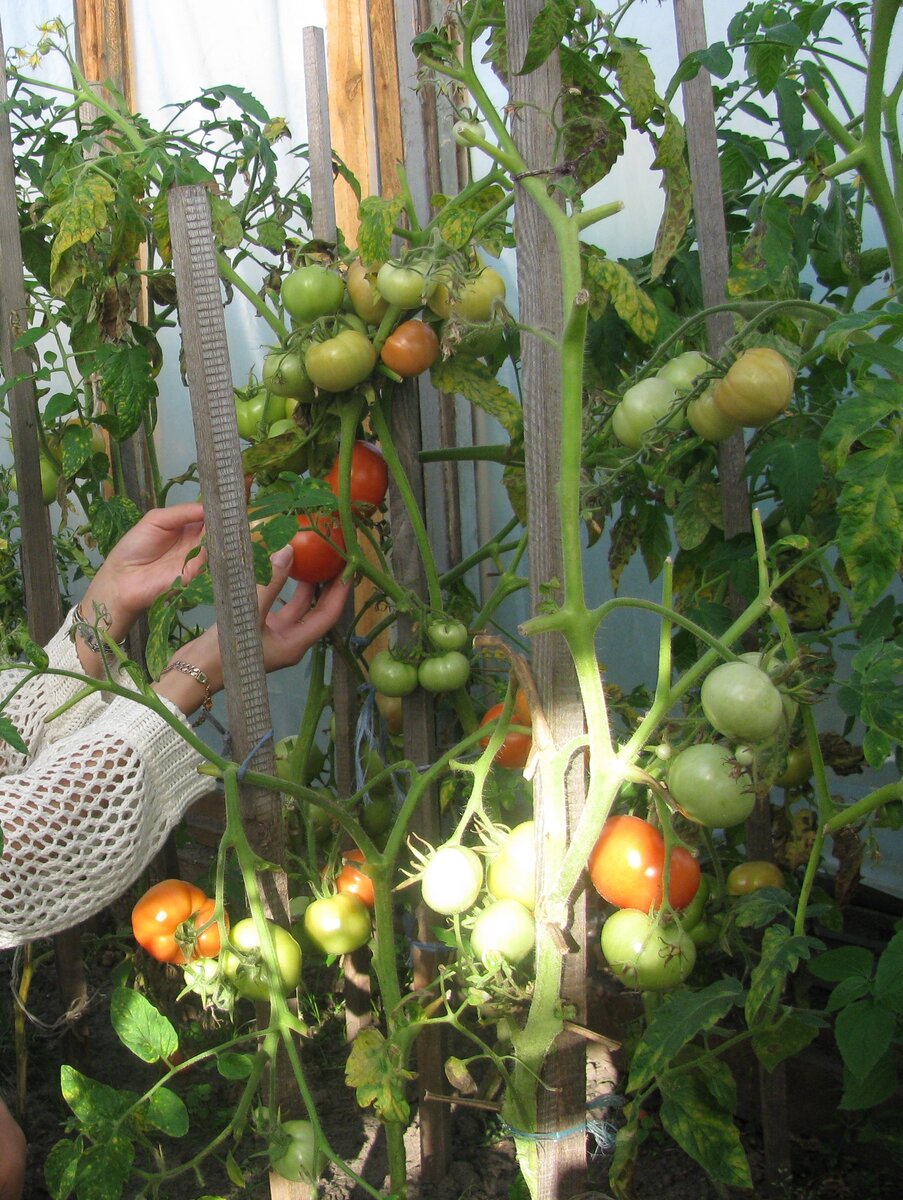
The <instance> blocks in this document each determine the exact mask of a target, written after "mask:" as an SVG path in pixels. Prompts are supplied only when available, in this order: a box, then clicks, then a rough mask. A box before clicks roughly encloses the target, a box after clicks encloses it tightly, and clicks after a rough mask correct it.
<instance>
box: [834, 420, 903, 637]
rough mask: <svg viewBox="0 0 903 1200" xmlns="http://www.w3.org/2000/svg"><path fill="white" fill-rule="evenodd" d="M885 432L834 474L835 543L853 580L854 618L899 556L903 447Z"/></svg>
mask: <svg viewBox="0 0 903 1200" xmlns="http://www.w3.org/2000/svg"><path fill="white" fill-rule="evenodd" d="M885 432H886V435H887V436H886V437H884V438H883V439H881V440H879V438H877V437H875V438H874V439H873V445H872V447H871V448H868V449H862V450H859V451H857V452H856V453H855V454H851V455H850V456H849V458H848V459H847V461H846V463H845V464H844V466H843V469H842V470H841V471H839V472H838V475H837V478H838V479H839V480H840V482H841V484H842V487H841V491H840V495H839V496H838V499H837V511H838V514H839V516H840V523H839V525H838V529H837V545H838V549H839V550H840V553H841V555H842V557H843V561H844V564H845V565H846V568H847V571H848V573H849V576H850V579H851V581H852V584H853V595H852V603H851V605H850V608H851V612H852V615H853V618H854V620H855V619H856V618H857V617H858V616H860V614H862V613H863V612H865V611H866V610H867V609H868V608H870V607H871V606H872V605H873V604H874V603H875V602H876V601H877V600H878V599H880V597H881V596H882V595H883V594H884V592H885V591H886V590H887V588H888V586H889V585H890V583H891V581H892V580H893V578H894V577H895V575H896V573H897V570H898V568H899V565H900V559H901V556H903V446H901V444H900V441H899V439H898V438H897V437H896V436H894V435H893V433H891V431H889V430H888V431H885Z"/></svg>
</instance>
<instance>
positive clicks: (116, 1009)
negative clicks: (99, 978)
mask: <svg viewBox="0 0 903 1200" xmlns="http://www.w3.org/2000/svg"><path fill="white" fill-rule="evenodd" d="M110 1021H111V1024H112V1026H113V1028H114V1029H115V1031H116V1036H117V1037H118V1038H119V1040H120V1041H121V1042H122V1044H123V1045H124V1046H126V1047H127V1048H128V1049H129V1050H131V1052H132V1053H133V1054H135V1055H137V1056H138V1058H140V1059H142V1060H143V1061H144V1062H149V1063H152V1062H158V1061H159V1060H160V1059H161V1058H169V1057H170V1056H171V1055H172V1054H174V1053H175V1052H176V1050H177V1049H178V1048H179V1036H178V1034H177V1033H176V1031H175V1028H174V1027H173V1025H172V1023H171V1022H170V1021H169V1020H168V1019H167V1018H166V1017H164V1016H163V1014H162V1013H160V1012H158V1011H157V1009H156V1008H154V1006H153V1005H152V1004H151V1002H150V1001H149V1000H148V999H147V997H146V996H142V994H141V993H140V992H136V991H134V990H133V989H132V988H125V987H119V988H117V989H116V990H115V992H114V993H113V997H112V999H111V1001H110Z"/></svg>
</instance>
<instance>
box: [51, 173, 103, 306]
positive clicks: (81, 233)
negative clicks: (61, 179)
mask: <svg viewBox="0 0 903 1200" xmlns="http://www.w3.org/2000/svg"><path fill="white" fill-rule="evenodd" d="M63 187H66V188H67V190H68V194H67V195H65V196H63V197H62V198H61V199H60V200H58V201H57V202H56V203H54V204H51V205H50V207H49V208H48V209H47V210H46V211H45V212H44V214H43V219H44V220H45V221H46V222H47V223H48V224H49V225H52V226H53V227H54V228H55V229H56V231H57V234H56V237H55V238H54V239H53V247H52V249H51V252H50V284H51V289H52V291H53V293H54V295H56V296H65V295H66V293H67V292H68V291H69V290H70V288H71V287H72V284H73V283H74V282H75V277H74V276H73V275H72V274H71V273H67V272H65V271H63V270H61V261H62V258H63V255H64V253H65V252H66V251H67V250H69V249H70V248H71V247H73V246H76V245H79V244H81V243H87V242H90V241H91V240H92V238H93V237H94V236H95V234H97V233H99V232H100V230H101V229H104V228H106V226H107V224H108V220H109V211H108V210H109V207H110V205H111V204H112V203H113V201H114V200H115V199H116V193H115V192H114V191H113V188H112V187H111V186H110V183H109V182H108V180H107V179H106V178H105V177H104V176H103V175H101V174H99V173H98V172H97V171H83V172H82V173H81V174H80V175H77V176H75V178H74V179H72V178H69V179H67V180H66V182H65V183H64V184H62V185H61V188H60V189H57V190H61V189H62V188H63Z"/></svg>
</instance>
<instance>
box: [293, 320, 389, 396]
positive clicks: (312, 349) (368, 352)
mask: <svg viewBox="0 0 903 1200" xmlns="http://www.w3.org/2000/svg"><path fill="white" fill-rule="evenodd" d="M375 366H376V351H375V350H374V349H373V343H372V342H371V341H370V339H369V338H368V337H367V335H366V334H365V333H361V332H360V330H358V329H341V330H340V331H339V332H338V333H336V334H334V335H333V336H332V337H329V338H326V340H325V341H322V342H311V344H310V345H309V346H308V348H307V353H306V354H305V356H304V368H305V370H306V371H307V374H308V376H309V377H310V379H311V381H312V382H313V383H315V384H316V386H317V387H318V388H320V389H321V390H322V391H324V392H347V391H349V390H350V389H351V388H353V387H356V386H357V385H358V384H359V383H363V381H364V380H365V379H366V378H367V376H368V375H369V374H370V372H371V371H372V370H373V368H374V367H375Z"/></svg>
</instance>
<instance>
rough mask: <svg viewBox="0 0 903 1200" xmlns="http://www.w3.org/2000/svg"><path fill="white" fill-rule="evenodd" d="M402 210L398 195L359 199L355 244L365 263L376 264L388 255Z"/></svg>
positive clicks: (401, 201)
mask: <svg viewBox="0 0 903 1200" xmlns="http://www.w3.org/2000/svg"><path fill="white" fill-rule="evenodd" d="M403 211H404V201H403V200H402V199H401V197H399V196H395V197H387V198H385V199H384V198H383V197H381V196H366V197H365V198H364V199H363V200H362V201H361V204H360V208H359V209H358V214H359V216H360V226H359V228H358V234H357V244H358V249H359V250H360V254H361V261H362V262H363V263H364V264H365V265H367V266H376V265H377V264H379V263H383V262H385V261H386V259H387V258H388V257H389V254H390V253H391V250H392V237H393V233H394V230H395V226H396V224H397V223H398V219H399V217H400V216H401V214H402V212H403Z"/></svg>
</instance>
